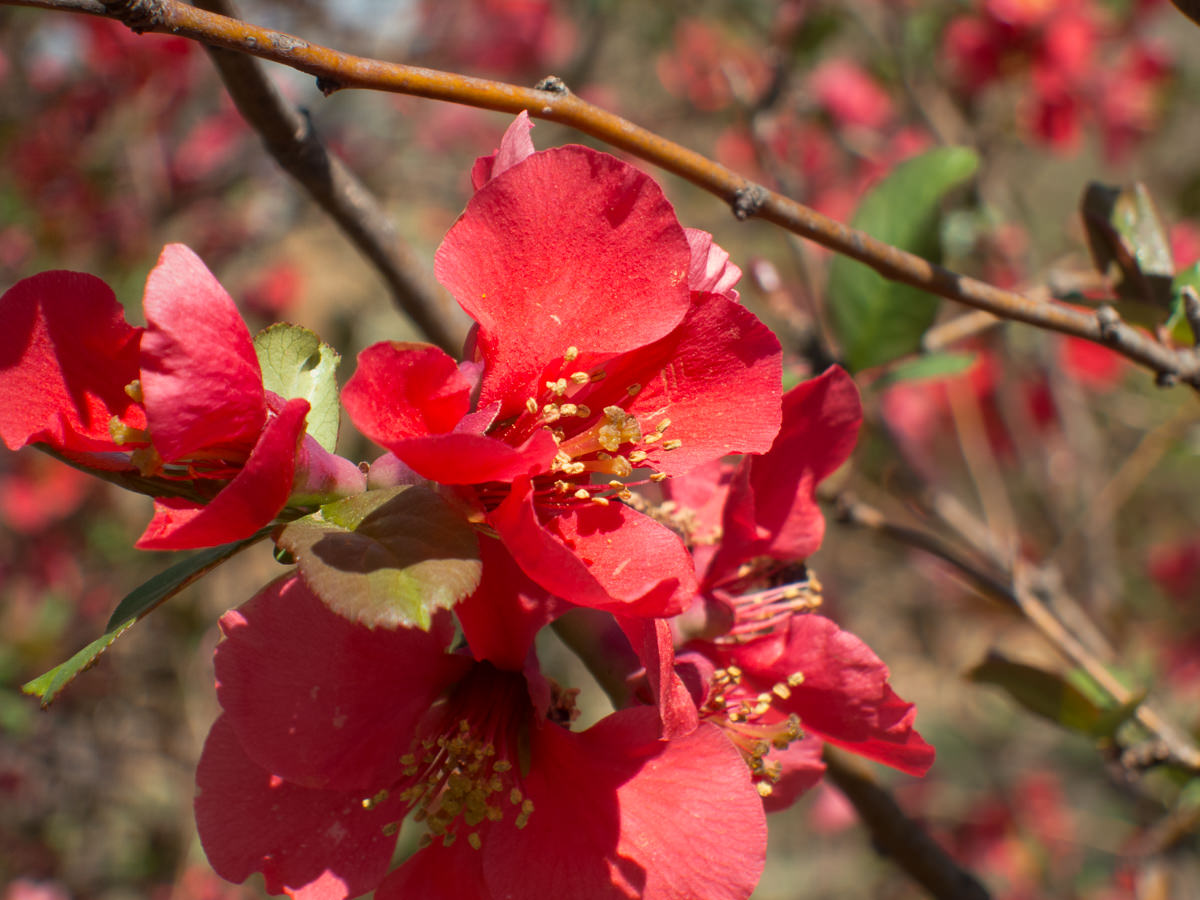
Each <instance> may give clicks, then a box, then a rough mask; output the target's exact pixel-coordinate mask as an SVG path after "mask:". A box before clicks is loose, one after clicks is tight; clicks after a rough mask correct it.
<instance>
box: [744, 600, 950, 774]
mask: <svg viewBox="0 0 1200 900" xmlns="http://www.w3.org/2000/svg"><path fill="white" fill-rule="evenodd" d="M733 659H734V661H735V662H737V664H738V665H739V666H741V667H742V669H743V670H744V671H745V672H747V673H749V675H750V677H752V678H754V679H755V680H757V681H759V682H760V683H762V684H764V685H770V684H774V683H776V682H779V681H786V680H787V678H788V676H789V675H792V674H793V673H796V672H799V673H800V674H802V675H803V676H804V681H803V683H801V684H800V685H798V686H796V687H793V688H792V691H791V696H790V698H789V699H787V700H785V701H782V702H781V703H780V704H779V708H780V709H783V710H785V711H788V712H794V713H796V714H797V715H799V716H800V724H801V727H802V728H804V730H805V731H808V732H813V733H815V734H817V735H818V736H819V737H822V738H824V739H825V740H827V741H829V742H830V743H834V744H837V745H839V746H841V747H845V748H846V749H848V750H853V751H854V752H855V753H858V754H860V755H862V756H866V757H868V758H869V759H874V760H876V761H878V762H882V763H884V764H886V765H889V766H893V767H895V768H897V769H900V770H901V771H903V772H908V773H910V774H913V775H924V774H925V772H927V771H928V770H929V767H930V766H931V765H933V758H934V750H933V748H932V747H930V746H929V745H928V744H927V743H925V741H924V740H923V739H922V738H921V736H920V735H919V734H918V733H917V731H916V729H915V728H914V727H913V724H914V720H915V719H916V715H917V711H916V707H914V706H913V704H911V703H906V702H905V701H903V700H901V699H900V698H899V697H898V696H897V695H896V692H895V691H893V690H892V688H891V687H890V686H889V685H888V683H887V682H888V669H887V666H886V665H884V664H883V661H882V660H881V659H880V658H879V657H878V656H876V655H875V653H874V652H873V651H872V650H871V648H870V647H868V646H867V645H866V644H864V643H863V642H862V641H861V640H860V639H859V638H858V637H856V636H855V635H853V634H851V633H850V632H848V631H843V630H842V629H840V628H838V626H837V625H836V624H834V623H833V622H831V621H830V620H829V619H826V618H825V617H824V616H818V615H798V616H793V617H792V619H791V620H790V621H789V623H788V630H787V633H786V634H783V635H779V636H772V637H768V638H763V639H760V640H758V641H754V642H752V643H748V644H744V645H743V646H741V647H740V648H738V649H737V650H736V651H735V652H734V653H733Z"/></svg>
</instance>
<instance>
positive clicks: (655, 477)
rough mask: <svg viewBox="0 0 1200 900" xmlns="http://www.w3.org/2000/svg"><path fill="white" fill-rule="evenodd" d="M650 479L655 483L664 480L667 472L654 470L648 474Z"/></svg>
mask: <svg viewBox="0 0 1200 900" xmlns="http://www.w3.org/2000/svg"><path fill="white" fill-rule="evenodd" d="M650 480H651V481H653V482H655V483H657V482H659V481H666V480H667V473H666V472H655V473H654V474H653V475H651V476H650Z"/></svg>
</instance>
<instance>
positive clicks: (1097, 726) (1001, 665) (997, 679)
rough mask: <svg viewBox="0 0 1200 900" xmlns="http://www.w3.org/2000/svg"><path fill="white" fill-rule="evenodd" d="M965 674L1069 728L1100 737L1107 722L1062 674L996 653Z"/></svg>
mask: <svg viewBox="0 0 1200 900" xmlns="http://www.w3.org/2000/svg"><path fill="white" fill-rule="evenodd" d="M967 677H968V678H970V679H971V680H972V681H974V682H978V683H980V684H994V685H996V686H997V687H1000V688H1003V689H1004V690H1005V691H1007V692H1008V694H1009V696H1010V697H1012V698H1013V699H1014V700H1016V701H1017V702H1018V703H1020V704H1021V705H1022V706H1024V707H1025V708H1026V709H1028V710H1029V711H1030V712H1033V713H1037V714H1038V715H1039V716H1043V717H1044V718H1047V719H1049V720H1050V721H1052V722H1057V723H1058V724H1059V725H1061V726H1062V727H1063V728H1066V729H1069V730H1070V731H1078V732H1081V733H1083V734H1086V735H1089V736H1092V737H1100V736H1102V734H1101V732H1103V730H1104V729H1105V728H1107V727H1108V726H1109V724H1110V722H1109V719H1108V717H1107V716H1106V714H1105V711H1104V710H1103V709H1101V707H1100V706H1099V705H1097V704H1096V703H1094V702H1093V701H1092V700H1091V699H1089V698H1088V697H1087V696H1086V695H1085V694H1084V693H1083V692H1082V691H1080V690H1079V689H1078V688H1077V687H1075V686H1074V685H1073V684H1071V683H1070V682H1069V681H1068V680H1067V678H1066V677H1064V676H1062V675H1058V674H1056V673H1054V672H1047V671H1045V670H1044V669H1039V668H1037V667H1036V666H1030V665H1026V664H1025V663H1019V662H1013V661H1012V660H1010V659H1007V658H1005V657H1003V656H1001V655H999V654H996V653H989V654H988V657H987V659H985V660H984V661H983V662H982V663H980V664H979V665H978V666H976V667H975V668H974V669H972V670H971V671H970V672H969V673H968V674H967Z"/></svg>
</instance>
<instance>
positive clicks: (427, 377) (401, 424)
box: [342, 341, 471, 447]
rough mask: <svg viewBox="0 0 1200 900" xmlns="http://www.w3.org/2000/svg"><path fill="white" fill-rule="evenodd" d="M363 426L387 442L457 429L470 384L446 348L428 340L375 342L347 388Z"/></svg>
mask: <svg viewBox="0 0 1200 900" xmlns="http://www.w3.org/2000/svg"><path fill="white" fill-rule="evenodd" d="M342 405H343V406H345V407H346V412H347V414H349V416H350V419H351V421H353V422H354V424H355V425H356V426H357V427H358V430H359V431H361V432H362V433H363V434H365V435H366V436H367V437H368V438H370V439H371V440H373V441H374V442H375V443H377V444H379V445H380V446H383V447H390V446H391V445H392V444H394V443H396V442H397V441H401V440H406V439H408V438H414V437H425V436H426V435H431V434H444V433H446V432H449V431H451V430H453V428H454V426H455V425H457V424H458V422H459V420H460V419H462V417H463V416H465V415H466V414H467V413H468V412H469V411H470V408H471V384H470V382H469V381H468V380H467V378H466V376H465V375H463V374H462V373H461V372H460V371H459V369H458V364H457V363H455V362H454V360H453V359H451V358H450V357H449V356H448V355H447V354H446V353H445V352H444V351H442V350H441V349H439V348H437V347H434V346H431V345H429V344H402V343H398V342H394V341H393V342H390V343H379V344H372V345H371V346H370V347H368V348H367V349H366V350H364V351H362V353H360V354H358V368H357V369H356V370H355V372H354V374H353V375H352V376H351V377H350V380H349V381H348V382H346V386H345V387H344V388H343V389H342Z"/></svg>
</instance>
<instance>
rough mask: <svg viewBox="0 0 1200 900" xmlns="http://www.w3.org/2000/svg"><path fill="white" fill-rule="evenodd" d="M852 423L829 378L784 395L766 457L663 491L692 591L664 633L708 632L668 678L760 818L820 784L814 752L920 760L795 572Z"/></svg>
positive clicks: (810, 544)
mask: <svg viewBox="0 0 1200 900" xmlns="http://www.w3.org/2000/svg"><path fill="white" fill-rule="evenodd" d="M861 421H862V407H861V405H860V402H859V398H858V391H857V388H856V387H855V385H854V382H853V380H852V379H851V378H850V376H849V375H847V374H846V373H845V372H844V371H842V370H841V369H839V368H836V367H835V368H831V369H829V370H828V371H826V372H825V373H824V374H823V375H821V376H819V377H818V378H814V379H811V380H809V381H806V382H803V383H801V384H799V385H797V386H796V387H795V388H793V389H792V390H791V391H789V392H788V393H787V394H786V395H785V397H784V400H783V426H782V427H781V428H780V432H779V436H778V437H777V438H776V440H775V443H774V445H773V446H772V447H771V450H770V451H769V452H768V453H766V454H764V455H762V456H748V457H746V458H745V459H744V460H743V461H742V462H741V464H740V465H739V466H738V467H737V468H736V469H734V470H733V471H732V472H729V471H726V472H724V473H722V472H719V471H714V470H711V469H710V470H708V471H707V472H705V473H701V475H700V476H698V477H696V478H692V479H682V480H681V483H680V485H679V487H680V488H682V490H673V492H672V499H673V500H674V501H675V502H676V503H677V504H679V505H680V506H681V507H683V508H684V509H686V510H687V512H686V514H685V516H686V520H687V521H689V522H691V523H693V529H694V530H693V532H692V538H693V541H694V542H695V543H696V545H697V553H696V558H697V564H698V567H699V569H700V571H701V573H702V592H703V593H702V596H701V597H700V598H699V600H698V603H697V608H696V609H695V610H694V611H691V612H689V613H688V614H685V615H684V616H683V617H681V620H680V621H679V622H678V623H677V628H678V630H679V631H680V632H681V633H684V634H686V633H687V632H688V631H689V630H692V631H695V630H701V631H703V632H706V633H707V634H709V635H712V634H713V632H714V631H716V632H719V633H718V635H717V636H716V637H714V638H713V639H712V640H709V641H694V642H691V643H689V644H687V645H686V646H685V648H684V652H683V653H682V654H681V655H680V657H679V660H678V667H677V668H678V672H679V675H680V677H681V680H682V681H683V682H684V683H686V684H688V685H689V687H690V689H691V693H692V696H693V697H696V698H698V704H699V707H700V710H699V721H700V722H701V723H709V724H714V725H717V726H719V727H721V728H722V729H724V730H725V731H726V733H727V734H728V735H729V737H730V739H731V740H732V741H733V742H734V744H735V745H736V746H737V747H738V748H739V749H740V750H741V751H742V753H743V754H744V755H745V757H746V759H747V762H748V763H749V764H750V766H751V771H753V772H754V774H755V779H756V782H757V783H758V784H759V785H760V791H762V793H763V795H764V798H765V802H766V804H767V808H768V809H769V810H775V809H782V808H783V807H785V806H787V805H788V804H790V803H791V802H792V801H793V800H794V799H795V798H796V797H797V796H798V795H799V794H800V793H802V792H803V791H804V790H807V789H808V788H809V787H811V786H812V785H813V784H815V783H816V782H817V781H818V780H819V779H820V777H821V773H822V772H823V771H824V764H823V763H822V762H821V760H820V752H821V742H822V741H829V742H831V743H835V744H838V745H840V746H843V747H846V748H847V749H850V750H853V751H855V752H857V753H859V754H861V755H863V756H866V757H868V758H870V759H874V760H877V761H879V762H883V763H886V764H887V765H891V766H895V767H896V768H899V769H901V770H902V771H905V772H909V773H912V774H924V773H925V771H926V770H927V769H928V768H929V766H930V765H931V764H932V763H933V755H934V753H933V748H932V747H930V746H929V745H928V744H926V743H925V741H924V740H923V739H922V738H921V737H920V735H919V734H917V732H916V731H915V730H914V728H913V720H914V717H915V715H916V711H915V709H914V707H913V705H912V704H911V703H906V702H904V701H903V700H902V699H900V697H898V696H897V695H896V693H895V692H894V691H893V690H892V688H891V687H890V686H889V685H888V670H887V667H886V666H885V665H884V664H883V662H882V661H881V660H880V659H879V658H878V657H877V656H876V655H875V654H874V653H873V652H872V651H871V649H870V648H869V647H867V646H866V644H864V643H863V642H862V641H861V640H859V639H858V638H857V637H855V636H854V635H853V634H850V633H849V632H846V631H842V630H841V629H839V628H838V627H837V625H835V624H834V623H833V622H832V621H830V620H829V619H827V618H825V617H823V616H819V615H815V614H812V613H811V612H809V610H811V608H812V606H813V604H814V601H815V599H816V598H815V597H814V595H813V594H812V592H811V590H810V587H811V586H810V584H809V583H808V579H807V574H806V572H805V570H804V569H803V567H802V566H800V565H799V564H800V563H802V562H803V560H804V559H806V558H807V557H808V556H809V555H810V554H812V553H813V552H814V551H816V549H817V548H818V546H819V545H820V543H821V538H822V536H823V534H824V530H825V522H824V518H823V517H822V515H821V512H820V510H819V509H818V507H817V505H816V502H815V492H816V487H817V484H818V483H819V482H820V481H821V480H823V479H824V478H826V477H827V476H828V475H830V474H832V473H833V472H834V470H836V469H837V468H838V467H839V466H840V465H841V464H842V463H843V462H845V460H846V459H847V458H848V457H849V455H850V452H851V450H852V449H853V447H854V442H855V439H856V437H857V434H858V428H859V424H860V423H861ZM703 476H707V484H706V483H705V482H704V481H703V480H702V477H703ZM718 523H720V530H719V532H718ZM718 533H719V534H720V535H721V537H720V544H719V547H718V548H717V549H716V550H715V552H713V551H712V550H710V549H708V546H707V545H708V544H709V542H711V541H713V540H715V535H716V534H718ZM669 653H670V650H669V649H665V650H664V649H662V648H661V646H660V648H659V660H658V662H657V663H656V661H655V658H654V653H653V650H652V649H651V650H648V651H646V652H643V654H642V656H643V659H644V660H647V668H648V669H650V668H652V667H653V666H655V665H656V664H657V665H661V664H662V663H661V661H662V658H663V657H665V656H667V655H669ZM665 681H666V679H664V678H662V677H660V678H659V683H660V685H661V684H663V683H665ZM659 694H660V701H659V702H660V705H661V706H662V707H663V708H664V719H665V720H667V719H668V714H674V715H676V716H678V715H679V712H678V708H677V707H678V705H679V703H680V698H679V692H678V689H677V688H675V689H673V686H669V687H668V688H667V689H662V688H661V687H660V690H659ZM801 738H802V739H801Z"/></svg>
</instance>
